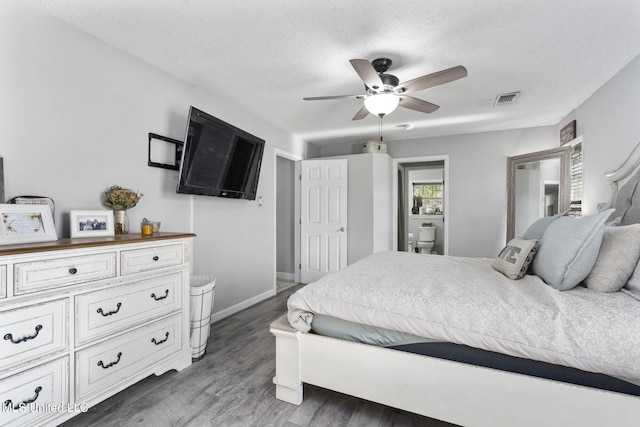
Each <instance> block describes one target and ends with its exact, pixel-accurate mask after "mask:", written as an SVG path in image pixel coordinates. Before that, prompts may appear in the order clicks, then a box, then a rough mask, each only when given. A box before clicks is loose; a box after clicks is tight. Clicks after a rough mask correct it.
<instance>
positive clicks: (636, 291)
mask: <svg viewBox="0 0 640 427" xmlns="http://www.w3.org/2000/svg"><path fill="white" fill-rule="evenodd" d="M620 290H621V291H622V292H624V293H626V294H627V295H631V296H632V297H634V298H635V299H637V300H640V262H638V264H637V265H636V268H635V270H633V274H632V275H631V278H629V281H628V282H627V284H626V285H624V288H622V289H620Z"/></svg>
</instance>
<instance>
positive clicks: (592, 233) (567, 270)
mask: <svg viewBox="0 0 640 427" xmlns="http://www.w3.org/2000/svg"><path fill="white" fill-rule="evenodd" d="M611 212H613V209H608V210H606V211H603V212H600V213H597V214H595V215H589V216H584V217H580V218H571V217H561V218H558V219H556V220H555V221H553V222H552V223H551V224H549V226H548V227H547V230H546V231H545V232H544V235H543V236H542V239H541V240H540V247H539V248H538V254H537V255H536V257H535V258H534V260H533V268H534V271H535V274H537V275H538V276H540V278H541V279H542V280H544V281H545V283H547V285H549V286H551V287H552V288H554V289H558V290H560V291H565V290H567V289H571V288H573V287H575V286H576V285H577V284H578V283H580V282H582V281H583V280H584V279H585V277H587V275H588V274H589V273H590V272H591V269H592V268H593V265H594V264H595V262H596V259H597V258H598V252H599V251H600V244H601V243H602V235H603V234H604V223H605V221H606V220H607V218H608V217H609V215H611Z"/></svg>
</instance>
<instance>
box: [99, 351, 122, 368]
mask: <svg viewBox="0 0 640 427" xmlns="http://www.w3.org/2000/svg"><path fill="white" fill-rule="evenodd" d="M120 357H122V352H119V353H118V360H116V361H115V362H111V363H109V364H108V365H105V364H104V363H103V362H102V360H100V361H99V362H98V366H100V367H102V369H109V368H110V367H112V366H113V365H117V364H118V363H120Z"/></svg>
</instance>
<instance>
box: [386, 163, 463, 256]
mask: <svg viewBox="0 0 640 427" xmlns="http://www.w3.org/2000/svg"><path fill="white" fill-rule="evenodd" d="M393 170H394V171H396V172H395V173H394V175H393V179H394V182H393V192H394V194H393V200H396V201H397V209H394V210H393V221H394V224H393V233H394V236H393V237H394V238H393V242H394V250H398V251H409V250H415V249H416V242H417V241H418V227H419V226H422V225H423V224H425V223H426V224H431V225H432V226H434V227H436V245H434V250H433V251H432V253H437V254H440V255H448V254H449V221H448V218H449V214H450V212H449V186H448V185H447V183H448V181H449V156H448V155H442V156H424V157H411V158H400V159H394V160H393ZM414 191H416V192H415V193H414ZM414 194H415V196H414ZM414 200H415V202H414ZM423 200H424V201H425V203H424V205H423V203H422V202H423ZM410 236H413V242H410V241H409V238H410Z"/></svg>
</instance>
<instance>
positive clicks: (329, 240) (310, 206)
mask: <svg viewBox="0 0 640 427" xmlns="http://www.w3.org/2000/svg"><path fill="white" fill-rule="evenodd" d="M300 173H301V178H300V240H301V244H300V281H301V282H302V283H310V282H313V281H314V280H318V279H319V278H321V277H322V276H324V275H325V274H327V273H329V272H331V271H338V270H340V269H341V268H344V267H345V266H346V265H347V160H346V159H325V160H303V161H302V162H301V167H300Z"/></svg>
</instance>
